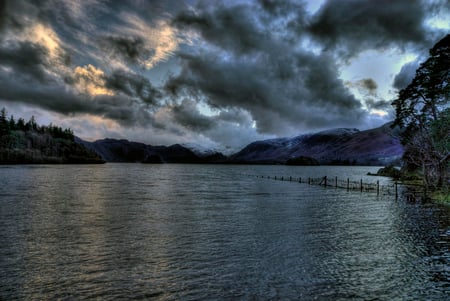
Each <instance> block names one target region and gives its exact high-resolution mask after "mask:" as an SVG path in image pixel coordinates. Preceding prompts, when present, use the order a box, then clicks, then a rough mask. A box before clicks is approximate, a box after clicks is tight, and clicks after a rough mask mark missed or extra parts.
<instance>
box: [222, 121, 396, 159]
mask: <svg viewBox="0 0 450 301" xmlns="http://www.w3.org/2000/svg"><path fill="white" fill-rule="evenodd" d="M402 155H403V147H402V145H401V144H400V140H399V138H398V130H396V129H392V128H391V124H390V123H389V124H385V125H383V126H381V127H379V128H375V129H370V130H366V131H359V130H357V129H346V128H344V129H333V130H327V131H322V132H318V133H314V134H306V135H300V136H297V137H294V138H279V139H270V140H263V141H256V142H253V143H250V144H249V145H247V146H246V147H244V148H243V149H242V150H241V151H239V152H238V153H236V154H234V155H232V156H230V158H229V161H230V162H232V163H240V164H285V163H286V162H287V161H288V160H290V159H291V161H290V162H292V159H294V158H301V157H306V158H312V159H314V160H317V161H318V162H319V163H320V164H331V165H334V164H339V165H341V164H342V165H352V164H354V165H388V164H393V163H397V162H399V160H400V158H401V157H402Z"/></svg>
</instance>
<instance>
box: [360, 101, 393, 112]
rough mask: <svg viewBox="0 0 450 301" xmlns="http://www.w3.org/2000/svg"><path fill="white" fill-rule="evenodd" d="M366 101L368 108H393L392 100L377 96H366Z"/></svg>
mask: <svg viewBox="0 0 450 301" xmlns="http://www.w3.org/2000/svg"><path fill="white" fill-rule="evenodd" d="M364 103H365V104H366V106H367V108H368V109H369V110H371V109H376V110H390V109H391V102H390V101H386V100H380V99H375V98H366V99H365V100H364Z"/></svg>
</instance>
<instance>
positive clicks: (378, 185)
mask: <svg viewBox="0 0 450 301" xmlns="http://www.w3.org/2000/svg"><path fill="white" fill-rule="evenodd" d="M379 195H380V180H378V181H377V196H379Z"/></svg>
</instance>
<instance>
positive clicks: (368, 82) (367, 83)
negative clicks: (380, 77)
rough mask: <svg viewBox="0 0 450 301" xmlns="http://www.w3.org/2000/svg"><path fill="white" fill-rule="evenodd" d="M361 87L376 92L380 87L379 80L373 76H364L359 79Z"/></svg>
mask: <svg viewBox="0 0 450 301" xmlns="http://www.w3.org/2000/svg"><path fill="white" fill-rule="evenodd" d="M359 82H360V84H361V87H362V88H364V89H366V90H368V91H369V92H370V93H374V92H375V91H376V90H377V89H378V85H377V82H376V81H374V80H373V79H371V78H364V79H362V80H360V81H359Z"/></svg>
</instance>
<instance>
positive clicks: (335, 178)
mask: <svg viewBox="0 0 450 301" xmlns="http://www.w3.org/2000/svg"><path fill="white" fill-rule="evenodd" d="M334 180H335V181H336V182H334V184H335V185H334V187H336V188H337V176H336V177H335V178H334Z"/></svg>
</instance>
